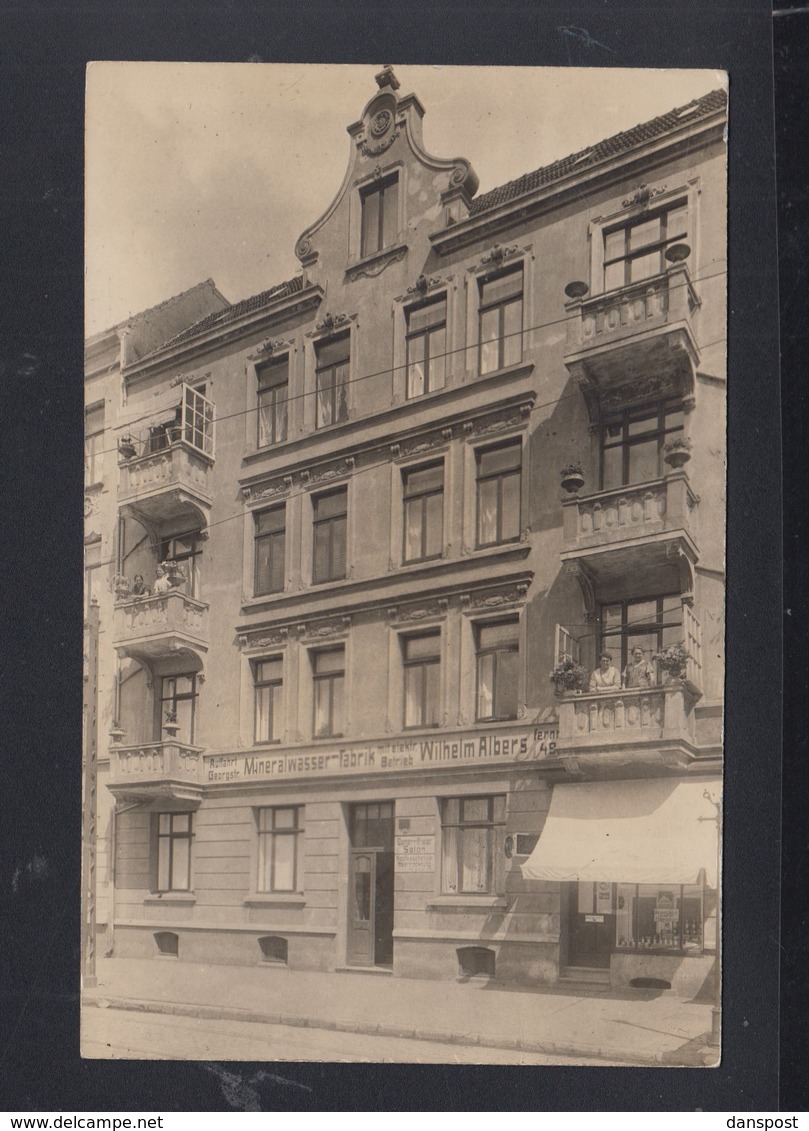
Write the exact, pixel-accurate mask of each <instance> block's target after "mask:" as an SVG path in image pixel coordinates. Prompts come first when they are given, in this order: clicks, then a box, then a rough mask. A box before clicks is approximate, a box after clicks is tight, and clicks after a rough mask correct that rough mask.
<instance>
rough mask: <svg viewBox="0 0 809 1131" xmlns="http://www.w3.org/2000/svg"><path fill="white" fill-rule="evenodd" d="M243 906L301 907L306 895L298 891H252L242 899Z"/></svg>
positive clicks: (304, 902)
mask: <svg viewBox="0 0 809 1131" xmlns="http://www.w3.org/2000/svg"><path fill="white" fill-rule="evenodd" d="M242 902H243V903H244V905H245V907H273V906H277V907H303V906H305V904H306V896H305V895H303V893H302V892H298V891H290V892H283V891H277V892H273V891H267V892H253V893H252V894H251V895H248V896H246V898H245V899H244V900H242Z"/></svg>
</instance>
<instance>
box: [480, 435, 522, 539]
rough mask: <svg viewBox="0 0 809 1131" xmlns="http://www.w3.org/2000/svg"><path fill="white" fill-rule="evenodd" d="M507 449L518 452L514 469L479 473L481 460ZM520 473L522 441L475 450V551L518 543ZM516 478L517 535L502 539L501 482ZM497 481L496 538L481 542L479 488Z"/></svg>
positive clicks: (520, 499)
mask: <svg viewBox="0 0 809 1131" xmlns="http://www.w3.org/2000/svg"><path fill="white" fill-rule="evenodd" d="M508 448H514V449H515V450H517V451H518V452H519V461H518V463H517V465H516V466H515V467H511V468H505V469H500V470H497V471H493V472H488V473H486V474H482V473H481V460H482V458H483V457H484V456H486V455H488V454H489V453H490V452H496V451H505V450H506V449H508ZM522 472H523V446H522V439H521V438H520V437H517V438H516V439H510V440H505V441H503V442H501V443H499V444H493V445H488V446H487V447H481V448H476V449H475V549H476V550H484V549H486V548H487V547H489V546H503V545H507V544H508V543H510V542H519V540H520V531H521V527H522V488H523V482H522ZM515 475H516V477H517V508H518V509H517V533H516V534H513V535H509V537H508V538H504V537H503V510H504V507H503V482H504V480H505V479H506V478H508V477H512V476H515ZM491 481H497V517H496V528H497V529H496V537H495V538H494V539H493V540H491V541H488V542H482V541H481V538H480V534H481V530H480V527H481V497H480V487H481V483H488V482H491Z"/></svg>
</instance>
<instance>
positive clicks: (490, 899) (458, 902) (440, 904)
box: [427, 892, 508, 911]
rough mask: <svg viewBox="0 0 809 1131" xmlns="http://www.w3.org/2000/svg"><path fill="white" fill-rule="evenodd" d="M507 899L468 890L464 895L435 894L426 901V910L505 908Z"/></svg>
mask: <svg viewBox="0 0 809 1131" xmlns="http://www.w3.org/2000/svg"><path fill="white" fill-rule="evenodd" d="M507 907H508V900H507V899H506V898H505V896H502V895H487V894H481V895H477V894H476V893H474V892H468V893H466V894H465V895H435V896H433V898H432V899H431V900H428V902H427V909H428V911H455V910H457V911H475V910H481V911H483V910H488V909H489V908H498V909H501V908H502V909H503V910H505V909H506V908H507Z"/></svg>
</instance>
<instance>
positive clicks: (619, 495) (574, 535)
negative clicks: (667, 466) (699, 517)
mask: <svg viewBox="0 0 809 1131" xmlns="http://www.w3.org/2000/svg"><path fill="white" fill-rule="evenodd" d="M696 502H697V497H696V495H695V494H694V492H693V491H692V490H691V488H690V486H689V484H688V477H687V475H686V473H685V472H684V471H673V472H671V474H669V475H667V476H666V477H665V478H664V479H660V480H655V481H652V482H649V483H639V484H634V485H632V486H627V487H617V488H613V489H611V490H609V491H599V492H598V493H597V494H594V495H584V496H575V497H572V498H569V499H565V500H564V501H563V508H564V541H563V547H562V548H563V553H573V552H575V551H577V550H585V549H590V548H593V547H603V546H607V545H611V544H613V543H616V542H624V541H627V540H629V539H636V538H643V537H645V536H649V535H653V534H663V533H667V532H669V531H674V530H684V531H686V532H687V533H689V534H690V535H691V537H692V540H695V534H696V531H695V530H694V525H695V512H694V507H695V505H696Z"/></svg>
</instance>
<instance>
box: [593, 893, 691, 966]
mask: <svg viewBox="0 0 809 1131" xmlns="http://www.w3.org/2000/svg"><path fill="white" fill-rule="evenodd" d="M704 922H705V900H704V888H703V887H702V885H701V884H618V885H617V908H616V915H615V938H616V947H617V949H618V950H619V951H650V950H656V951H661V950H662V951H677V952H678V953H679V952H685V953H686V954H689V953H692V954H701V953H702V950H703V947H704V931H703V927H704Z"/></svg>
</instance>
